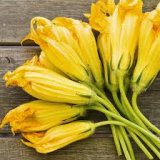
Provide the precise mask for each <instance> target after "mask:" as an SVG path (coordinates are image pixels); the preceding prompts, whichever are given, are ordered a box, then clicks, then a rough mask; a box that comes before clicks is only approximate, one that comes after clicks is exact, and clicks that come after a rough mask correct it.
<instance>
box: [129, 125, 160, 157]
mask: <svg viewBox="0 0 160 160" xmlns="http://www.w3.org/2000/svg"><path fill="white" fill-rule="evenodd" d="M130 130H131V131H133V132H135V133H136V134H137V136H138V137H140V138H141V139H142V141H143V142H144V143H145V144H146V145H147V146H148V147H149V148H150V149H151V150H152V151H153V152H154V153H155V154H156V156H157V157H158V158H159V159H160V152H159V150H158V149H157V148H156V147H155V146H154V144H153V143H152V142H150V140H149V139H148V138H146V137H145V136H144V135H143V134H142V133H141V132H139V131H137V130H135V129H133V128H132V129H130ZM150 158H151V157H150ZM152 159H153V158H152Z"/></svg>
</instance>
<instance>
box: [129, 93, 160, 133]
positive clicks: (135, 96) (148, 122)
mask: <svg viewBox="0 0 160 160" xmlns="http://www.w3.org/2000/svg"><path fill="white" fill-rule="evenodd" d="M137 97H138V93H137V92H134V93H133V95H132V106H133V109H134V111H135V112H136V114H137V115H138V116H139V117H140V119H141V120H142V121H143V122H144V123H145V124H146V125H147V126H148V128H150V129H151V130H152V131H153V132H155V133H157V134H158V135H160V130H159V129H158V128H157V127H156V126H155V125H153V124H152V123H151V122H150V121H149V120H148V119H147V118H146V117H145V116H144V115H143V114H142V112H141V111H140V110H139V108H138V106H137Z"/></svg>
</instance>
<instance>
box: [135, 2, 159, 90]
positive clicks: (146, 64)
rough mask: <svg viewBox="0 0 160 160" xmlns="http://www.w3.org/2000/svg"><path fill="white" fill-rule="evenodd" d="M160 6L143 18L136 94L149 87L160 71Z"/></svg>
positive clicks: (136, 72)
mask: <svg viewBox="0 0 160 160" xmlns="http://www.w3.org/2000/svg"><path fill="white" fill-rule="evenodd" d="M159 59H160V4H159V5H158V6H157V8H156V9H155V10H154V11H152V12H149V13H146V15H145V16H144V18H143V21H142V24H141V27H140V37H139V47H138V59H137V63H136V66H135V69H134V72H133V77H132V86H133V90H134V91H136V92H142V91H143V90H145V89H146V88H148V87H149V85H150V84H151V82H152V81H153V80H154V78H155V77H156V75H157V74H158V72H159V69H160V63H159Z"/></svg>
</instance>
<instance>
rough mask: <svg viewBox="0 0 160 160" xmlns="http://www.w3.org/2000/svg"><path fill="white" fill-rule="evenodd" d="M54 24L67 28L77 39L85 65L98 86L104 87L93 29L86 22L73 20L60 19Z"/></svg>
mask: <svg viewBox="0 0 160 160" xmlns="http://www.w3.org/2000/svg"><path fill="white" fill-rule="evenodd" d="M53 23H55V24H56V25H60V26H65V27H66V28H68V29H69V30H70V31H71V33H72V34H73V35H74V36H75V39H76V41H77V43H78V45H79V47H80V52H78V54H79V56H80V57H81V59H82V61H83V63H84V64H85V65H86V66H88V68H89V70H90V71H91V73H92V75H93V77H94V79H95V81H96V82H97V85H99V86H100V87H102V85H103V77H102V66H101V62H100V59H99V55H98V52H97V47H96V41H95V38H94V35H93V33H92V30H91V27H90V26H89V25H88V24H87V23H84V22H81V21H79V20H74V19H71V18H64V17H58V18H55V19H54V20H53Z"/></svg>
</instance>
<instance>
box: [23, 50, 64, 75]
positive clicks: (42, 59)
mask: <svg viewBox="0 0 160 160" xmlns="http://www.w3.org/2000/svg"><path fill="white" fill-rule="evenodd" d="M25 64H28V65H37V66H41V67H44V68H47V69H50V70H52V71H54V72H56V73H58V74H61V75H63V76H65V74H64V73H63V72H61V71H60V70H59V69H58V68H57V67H56V66H54V65H53V64H52V63H51V62H50V61H49V59H48V58H47V56H46V55H45V53H44V52H41V53H40V55H39V56H37V55H35V56H34V57H33V58H32V59H31V60H27V61H26V62H25Z"/></svg>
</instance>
